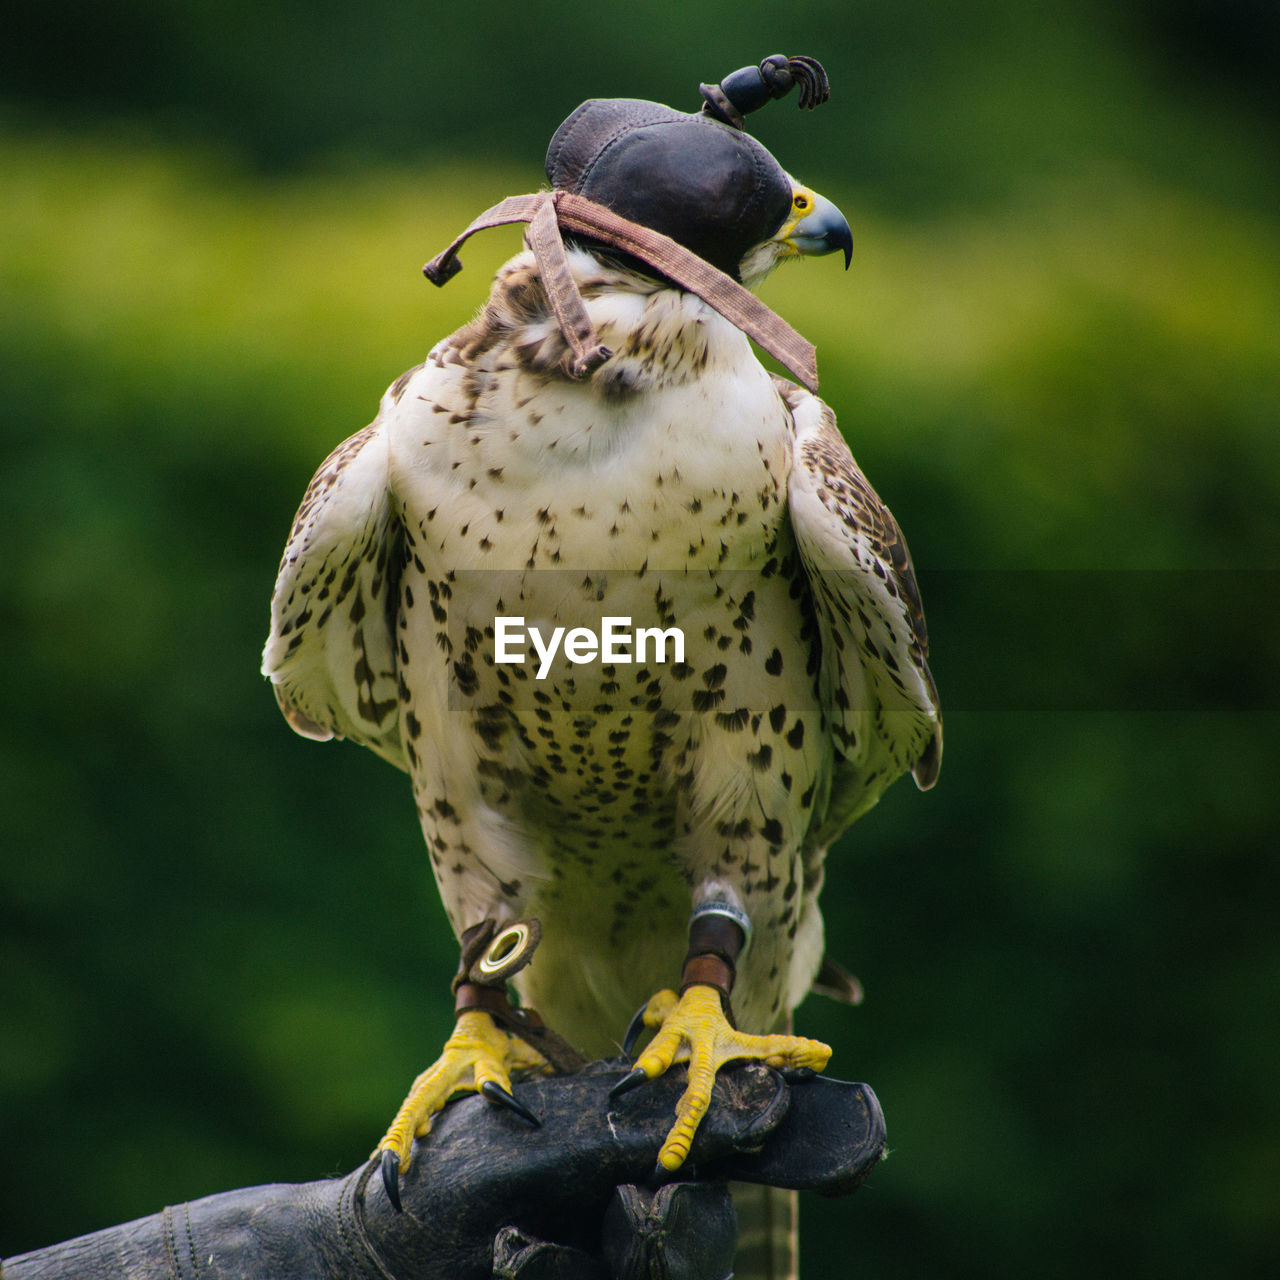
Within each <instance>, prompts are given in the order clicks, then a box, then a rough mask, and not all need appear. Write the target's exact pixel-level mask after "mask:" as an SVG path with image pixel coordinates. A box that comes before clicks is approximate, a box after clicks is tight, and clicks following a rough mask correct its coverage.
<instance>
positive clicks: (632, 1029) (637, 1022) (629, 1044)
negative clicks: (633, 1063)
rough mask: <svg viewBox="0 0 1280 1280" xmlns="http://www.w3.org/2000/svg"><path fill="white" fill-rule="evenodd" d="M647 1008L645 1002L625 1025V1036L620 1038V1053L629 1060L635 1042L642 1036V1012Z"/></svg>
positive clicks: (647, 1004) (647, 1005)
mask: <svg viewBox="0 0 1280 1280" xmlns="http://www.w3.org/2000/svg"><path fill="white" fill-rule="evenodd" d="M648 1007H649V1002H648V1001H647V1000H646V1001H645V1003H644V1004H642V1005H641V1006H640V1007H639V1008H638V1009H637V1010H636V1012H635V1016H634V1017H633V1018H632V1019H631V1021H630V1022H629V1023H627V1034H626V1035H625V1036H623V1037H622V1052H623V1053H624V1054H626V1056H627V1057H628V1058H629V1057H631V1052H632V1050H633V1049H634V1048H635V1047H636V1041H637V1040H639V1039H640V1037H641V1036H642V1035H644V1011H645V1010H646V1009H647V1008H648Z"/></svg>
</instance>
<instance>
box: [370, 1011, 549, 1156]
mask: <svg viewBox="0 0 1280 1280" xmlns="http://www.w3.org/2000/svg"><path fill="white" fill-rule="evenodd" d="M546 1065H547V1063H546V1059H545V1058H543V1056H542V1055H541V1054H540V1053H538V1052H537V1050H535V1049H532V1048H530V1047H529V1045H527V1044H525V1042H524V1041H523V1040H519V1039H517V1038H516V1037H515V1036H511V1035H508V1034H507V1033H506V1032H505V1031H503V1030H501V1029H500V1028H499V1027H497V1026H495V1025H494V1021H493V1019H492V1018H491V1017H490V1016H489V1015H488V1014H487V1013H485V1012H484V1011H483V1010H480V1009H466V1010H464V1011H463V1012H462V1013H460V1014H459V1015H458V1022H457V1025H456V1026H455V1027H454V1029H453V1034H452V1035H451V1036H450V1037H449V1039H448V1040H446V1041H445V1046H444V1051H443V1052H442V1053H441V1054H440V1057H439V1060H438V1061H437V1062H435V1063H434V1064H433V1065H432V1066H430V1067H428V1068H427V1069H426V1070H425V1071H424V1072H423V1073H422V1074H421V1075H420V1076H419V1077H418V1078H417V1079H416V1080H415V1081H414V1082H413V1085H412V1087H411V1088H410V1089H409V1096H408V1097H407V1098H405V1100H404V1102H403V1103H401V1105H400V1110H399V1111H398V1112H396V1118H395V1119H394V1120H393V1121H392V1122H391V1127H390V1128H389V1129H388V1130H387V1132H386V1136H385V1137H384V1138H383V1139H382V1141H381V1142H379V1143H378V1146H377V1149H376V1150H375V1151H374V1155H377V1154H378V1153H379V1152H382V1151H394V1152H395V1154H396V1156H397V1158H398V1159H399V1161H400V1172H401V1173H404V1172H405V1171H406V1170H407V1169H408V1168H409V1160H410V1157H411V1155H412V1152H413V1140H414V1139H415V1138H421V1137H422V1136H423V1135H424V1134H427V1133H429V1132H430V1131H431V1118H432V1116H434V1115H435V1114H436V1113H437V1112H439V1111H441V1110H443V1109H444V1104H445V1103H446V1102H448V1101H449V1099H450V1098H451V1097H452V1096H453V1095H454V1094H455V1093H478V1092H479V1091H480V1089H481V1088H482V1087H483V1086H484V1085H485V1084H486V1083H489V1082H492V1083H494V1084H496V1085H498V1087H499V1088H501V1089H503V1090H504V1091H505V1092H507V1093H510V1092H511V1072H513V1071H518V1070H526V1069H529V1068H534V1067H545V1066H546Z"/></svg>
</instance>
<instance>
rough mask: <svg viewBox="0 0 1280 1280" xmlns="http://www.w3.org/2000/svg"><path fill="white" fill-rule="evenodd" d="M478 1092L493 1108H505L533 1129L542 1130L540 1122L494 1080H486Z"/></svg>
mask: <svg viewBox="0 0 1280 1280" xmlns="http://www.w3.org/2000/svg"><path fill="white" fill-rule="evenodd" d="M480 1092H481V1093H482V1094H484V1096H485V1097H486V1098H488V1099H489V1101H490V1102H492V1103H494V1105H495V1106H499V1107H505V1108H506V1109H507V1110H508V1111H514V1112H515V1113H516V1115H518V1116H519V1117H520V1119H521V1120H527V1121H528V1122H529V1123H530V1124H531V1125H533V1127H534V1128H535V1129H541V1128H542V1121H541V1120H539V1119H538V1117H537V1116H535V1115H534V1114H533V1112H532V1111H530V1110H529V1108H528V1107H526V1106H525V1105H524V1103H523V1102H520V1101H518V1100H517V1099H516V1098H515V1097H514V1096H513V1095H511V1094H509V1093H508V1092H507V1091H506V1090H505V1089H504V1088H503V1087H502V1086H501V1085H500V1084H499V1083H498V1082H497V1081H496V1080H486V1081H485V1082H484V1084H482V1085H481V1086H480Z"/></svg>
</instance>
